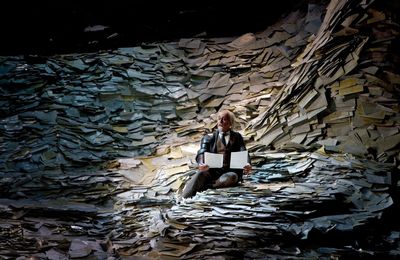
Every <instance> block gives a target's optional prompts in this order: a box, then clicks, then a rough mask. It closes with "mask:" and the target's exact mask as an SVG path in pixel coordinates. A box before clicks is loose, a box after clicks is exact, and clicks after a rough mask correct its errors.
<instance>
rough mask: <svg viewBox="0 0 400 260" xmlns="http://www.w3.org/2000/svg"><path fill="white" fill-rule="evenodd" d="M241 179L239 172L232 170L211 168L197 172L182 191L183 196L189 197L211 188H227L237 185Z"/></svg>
mask: <svg viewBox="0 0 400 260" xmlns="http://www.w3.org/2000/svg"><path fill="white" fill-rule="evenodd" d="M238 181H239V177H238V174H237V173H235V172H231V171H228V172H226V171H222V170H214V171H213V170H210V171H204V172H200V171H199V172H197V173H195V174H194V175H193V176H192V177H191V179H190V180H189V181H188V182H187V183H186V185H185V188H184V189H183V192H182V197H184V198H189V197H192V196H194V195H195V194H196V193H197V192H200V191H204V190H206V189H209V188H225V187H232V186H235V185H237V183H238Z"/></svg>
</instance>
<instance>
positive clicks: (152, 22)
mask: <svg viewBox="0 0 400 260" xmlns="http://www.w3.org/2000/svg"><path fill="white" fill-rule="evenodd" d="M300 2H304V1H298V0H280V1H274V2H273V4H272V2H268V3H263V2H261V1H253V0H250V1H239V2H234V1H226V0H220V1H211V0H206V1H129V0H113V1H110V0H84V1H76V0H72V1H66V0H64V1H63V0H61V1H54V0H43V1H18V0H15V1H9V3H8V4H6V5H3V7H2V9H3V12H2V13H3V15H2V16H1V17H0V19H1V23H0V24H1V31H0V33H1V38H2V48H1V52H0V55H19V54H57V53H71V52H87V51H97V50H101V49H110V48H117V47H126V46H135V45H138V44H140V43H142V42H152V41H171V40H176V39H179V38H183V37H194V36H196V35H201V36H204V37H224V36H239V35H241V34H243V33H247V32H257V31H260V30H264V29H266V28H267V27H268V26H269V25H271V24H272V23H274V22H275V21H277V20H278V19H279V18H280V17H281V16H282V15H283V14H285V13H286V12H288V11H289V10H291V9H293V8H298V7H299V6H300ZM306 2H310V1H306Z"/></svg>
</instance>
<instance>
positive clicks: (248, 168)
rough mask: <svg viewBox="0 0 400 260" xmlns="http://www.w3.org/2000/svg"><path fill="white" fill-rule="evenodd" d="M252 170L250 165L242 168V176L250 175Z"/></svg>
mask: <svg viewBox="0 0 400 260" xmlns="http://www.w3.org/2000/svg"><path fill="white" fill-rule="evenodd" d="M252 170H253V167H252V166H251V165H250V163H248V164H246V165H245V166H244V167H243V173H244V174H250V173H251V171H252Z"/></svg>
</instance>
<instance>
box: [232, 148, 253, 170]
mask: <svg viewBox="0 0 400 260" xmlns="http://www.w3.org/2000/svg"><path fill="white" fill-rule="evenodd" d="M248 156H249V153H248V151H241V152H232V153H231V164H230V168H231V169H243V167H244V166H245V165H246V164H247V163H248Z"/></svg>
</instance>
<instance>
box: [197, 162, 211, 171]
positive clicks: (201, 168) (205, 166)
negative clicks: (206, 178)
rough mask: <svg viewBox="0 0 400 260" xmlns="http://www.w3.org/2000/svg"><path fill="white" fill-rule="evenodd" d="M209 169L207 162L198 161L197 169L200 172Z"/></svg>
mask: <svg viewBox="0 0 400 260" xmlns="http://www.w3.org/2000/svg"><path fill="white" fill-rule="evenodd" d="M209 169H210V167H209V166H208V165H207V164H204V163H199V170H200V171H201V172H205V171H208V170H209Z"/></svg>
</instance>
